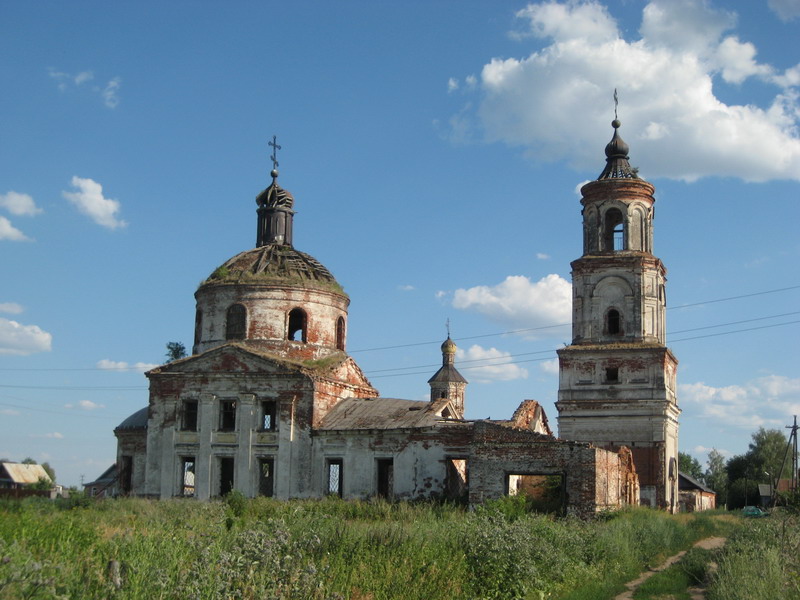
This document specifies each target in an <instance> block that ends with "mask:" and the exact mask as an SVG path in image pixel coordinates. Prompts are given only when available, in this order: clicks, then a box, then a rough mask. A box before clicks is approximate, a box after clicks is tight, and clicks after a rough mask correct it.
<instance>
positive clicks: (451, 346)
mask: <svg viewBox="0 0 800 600" xmlns="http://www.w3.org/2000/svg"><path fill="white" fill-rule="evenodd" d="M455 353H456V343H455V342H454V341H453V340H451V339H450V336H449V335H448V336H447V339H446V340H445V341H444V342H443V343H442V354H455Z"/></svg>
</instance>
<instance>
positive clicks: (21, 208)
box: [0, 191, 42, 217]
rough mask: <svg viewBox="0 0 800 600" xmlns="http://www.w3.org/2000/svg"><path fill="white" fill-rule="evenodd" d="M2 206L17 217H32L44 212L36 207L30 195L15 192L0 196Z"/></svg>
mask: <svg viewBox="0 0 800 600" xmlns="http://www.w3.org/2000/svg"><path fill="white" fill-rule="evenodd" d="M0 206H2V207H3V208H5V209H6V210H7V211H8V212H10V213H11V214H12V215H16V216H27V217H32V216H33V215H38V214H39V213H41V212H42V209H41V208H39V207H37V206H36V203H35V202H34V201H33V198H32V197H30V196H29V195H28V194H20V193H18V192H14V191H10V192H8V193H6V194H0Z"/></svg>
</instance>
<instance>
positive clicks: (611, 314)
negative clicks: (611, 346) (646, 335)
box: [606, 308, 622, 335]
mask: <svg viewBox="0 0 800 600" xmlns="http://www.w3.org/2000/svg"><path fill="white" fill-rule="evenodd" d="M606 331H608V335H619V334H621V333H622V317H621V316H620V314H619V311H618V310H617V309H616V308H612V309H611V310H609V311H608V313H607V314H606Z"/></svg>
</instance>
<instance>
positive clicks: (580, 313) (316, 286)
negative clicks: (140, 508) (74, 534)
mask: <svg viewBox="0 0 800 600" xmlns="http://www.w3.org/2000/svg"><path fill="white" fill-rule="evenodd" d="M612 125H613V127H614V134H613V139H612V140H611V142H610V143H609V144H608V145H607V146H606V166H605V169H604V170H603V171H602V173H601V175H600V177H599V178H598V179H597V180H595V181H592V182H590V183H588V184H586V185H585V186H584V187H583V188H582V190H581V193H582V196H583V198H582V200H581V203H582V205H583V211H582V215H583V255H582V256H581V257H580V258H579V259H577V260H576V261H574V262H573V263H572V275H573V339H572V344H571V345H569V346H567V347H565V348H562V349H560V350H559V351H558V356H559V363H560V380H559V391H558V402H557V404H556V406H557V409H558V424H559V435H560V437H558V438H556V437H555V436H554V435H553V433H552V431H551V429H550V426H549V423H548V420H547V417H546V415H545V413H544V411H543V409H542V407H541V406H540V405H539V403H537V402H536V401H534V400H525V401H523V402H522V403H521V404H520V405H519V408H518V409H517V410H516V411H515V413H514V414H513V415H512V416H511V418H510V419H507V420H470V419H466V418H465V405H466V403H467V402H468V394H467V380H466V379H465V378H464V377H463V376H462V375H461V373H459V371H458V369H457V368H456V365H455V355H456V345H455V343H454V342H453V341H452V340H451V339H450V338H449V337H448V338H447V339H446V340H445V341H444V343H443V344H442V346H441V353H442V366H441V368H440V369H439V370H438V371H436V373H434V374H432V376H431V378H430V379H429V381H428V383H429V385H430V400H428V401H414V400H403V399H396V398H384V397H381V395H380V393H379V392H378V390H377V389H375V388H374V387H373V386H372V384H371V383H370V382H369V380H368V379H367V377H365V375H364V373H363V372H362V371H361V369H360V368H359V366H358V364H357V363H356V362H355V360H354V359H353V358H352V357H350V356H349V355H348V354H347V330H348V305H349V302H350V301H349V298H348V296H347V294H345V292H344V290H343V288H342V286H341V285H340V284H339V282H338V281H337V280H336V279H335V278H334V276H333V275H332V274H331V273H330V271H328V269H326V268H325V267H324V266H323V265H322V263H320V262H319V261H318V260H316V259H315V258H314V257H312V256H310V255H308V254H306V253H304V252H302V251H300V250H298V249H296V248H295V246H294V235H293V234H294V215H295V212H294V202H295V199H294V197H293V196H292V194H291V193H290V192H289V191H287V190H286V189H284V188H283V187H281V186H280V185H279V184H278V171H277V169H276V168H273V171H272V173H271V176H272V182H271V184H270V185H269V186H268V187H267V188H266V189H265V190H264V191H263V192H261V193H260V194H259V195H258V196H257V198H256V203H257V205H258V208H257V211H256V215H257V218H256V225H257V226H256V243H255V247H254V248H251V249H249V250H245V251H244V252H241V253H240V254H237V255H236V256H234V257H232V258H230V259H228V260H227V261H225V262H224V263H222V264H221V265H220V266H219V267H217V268H216V269H214V270H213V271H212V272H211V274H210V275H209V277H208V278H207V279H206V280H205V281H203V283H202V284H201V285H200V287H199V288H198V289H197V291H196V292H195V299H196V301H197V303H196V313H195V334H194V344H193V347H192V354H191V356H189V357H187V358H183V359H180V360H176V361H173V362H170V363H167V364H165V365H162V366H160V367H157V368H155V369H153V370H151V371H149V372H148V373H147V374H146V375H147V377H148V379H149V384H150V392H149V403H148V406H146V407H144V408H142V409H141V410H139V411H138V412H136V413H134V414H133V415H131V416H130V417H128V418H127V419H125V420H124V421H123V422H122V423H121V424H120V425H119V426H118V427H117V428H116V429H115V430H114V433H115V435H116V437H117V440H118V444H117V446H118V449H117V478H116V481H115V484H114V485H115V493H119V494H133V495H139V496H146V497H153V498H171V497H181V496H183V497H194V498H197V499H201V500H202V499H208V498H213V497H218V496H222V495H224V494H226V493H227V492H229V491H231V490H239V491H241V492H242V493H243V494H244V495H246V496H250V497H254V496H259V495H263V496H273V497H275V498H279V499H289V498H319V497H323V496H325V495H329V494H335V495H338V496H341V497H342V498H358V499H364V498H370V497H385V498H387V499H421V498H448V499H453V500H460V501H463V502H468V503H469V504H473V505H474V504H478V503H481V502H483V501H485V500H487V499H492V498H498V497H500V496H503V495H509V494H510V495H514V494H527V495H529V496H530V497H531V498H532V500H534V501H539V502H541V503H543V505H546V506H547V507H549V508H550V509H552V510H555V511H556V512H560V513H562V514H574V515H579V516H589V515H591V514H593V513H596V512H599V511H604V510H609V509H615V508H619V507H621V506H624V505H627V504H639V503H640V502H641V503H643V504H647V505H650V506H654V507H659V508H662V509H667V510H673V511H674V510H675V509H676V506H677V452H678V450H677V435H678V414H679V409H678V408H677V401H676V396H675V370H676V364H677V361H676V360H675V358H674V356H673V355H672V353H671V352H670V351H669V349H668V348H667V347H666V345H665V333H664V332H665V325H664V311H665V305H666V300H665V291H664V286H665V281H666V279H665V273H666V271H665V269H664V266H663V265H662V263H661V261H660V260H659V259H658V258H656V257H655V256H654V255H653V254H652V248H653V228H652V221H653V203H654V197H653V193H654V188H653V186H652V185H651V184H649V183H647V182H646V181H644V180H642V179H640V178H639V177H638V175H637V173H636V171H635V170H634V169H632V168H631V166H630V164H629V162H628V146H627V145H626V144H625V142H623V141H622V139H621V138H620V136H619V134H618V128H619V122H618V121H617V120H615V121H614V123H613V124H612ZM273 143H274V140H273ZM272 158H273V165H274V166H275V165H276V162H277V161H276V160H275V155H274V154H273V157H272Z"/></svg>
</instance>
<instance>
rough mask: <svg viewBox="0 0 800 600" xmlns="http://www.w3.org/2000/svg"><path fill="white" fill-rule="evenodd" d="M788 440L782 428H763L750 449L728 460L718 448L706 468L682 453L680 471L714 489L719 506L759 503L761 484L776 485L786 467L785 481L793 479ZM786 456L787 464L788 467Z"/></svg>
mask: <svg viewBox="0 0 800 600" xmlns="http://www.w3.org/2000/svg"><path fill="white" fill-rule="evenodd" d="M787 444H788V441H787V439H786V436H785V435H784V434H783V432H782V431H781V430H779V429H765V428H764V427H759V428H758V431H756V432H754V433H753V434H752V436H751V441H750V444H749V445H748V450H747V452H745V453H744V454H737V455H735V456H732V457H730V458H729V459H727V460H725V457H724V456H723V454H722V453H721V452H720V451H719V450H717V449H716V448H712V449H711V451H710V452H709V453H708V461H707V463H706V465H707V466H706V469H705V470H703V467H702V466H701V464H700V461H698V460H697V459H696V458H694V457H693V456H691V455H689V454H687V453H685V452H680V453H678V469H679V470H680V471H681V472H682V473H685V474H687V475H689V476H690V477H692V478H694V479H696V480H698V481H699V482H701V483H703V484H705V485H706V486H708V487H710V488H711V489H712V490H714V491H715V492H716V493H717V506H723V505H727V506H728V508H741V507H743V506H750V505H757V504H759V500H760V494H759V491H758V484H759V483H769V484H773V485H774V483H775V480H776V479H777V478H778V476H779V474H780V473H781V466H783V474H782V475H781V477H782V478H783V479H786V478H791V476H792V472H791V471H792V456H791V451H790V452H789V453H787V451H786V450H787ZM784 457H785V458H786V464H785V465H784V464H783V463H784Z"/></svg>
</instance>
